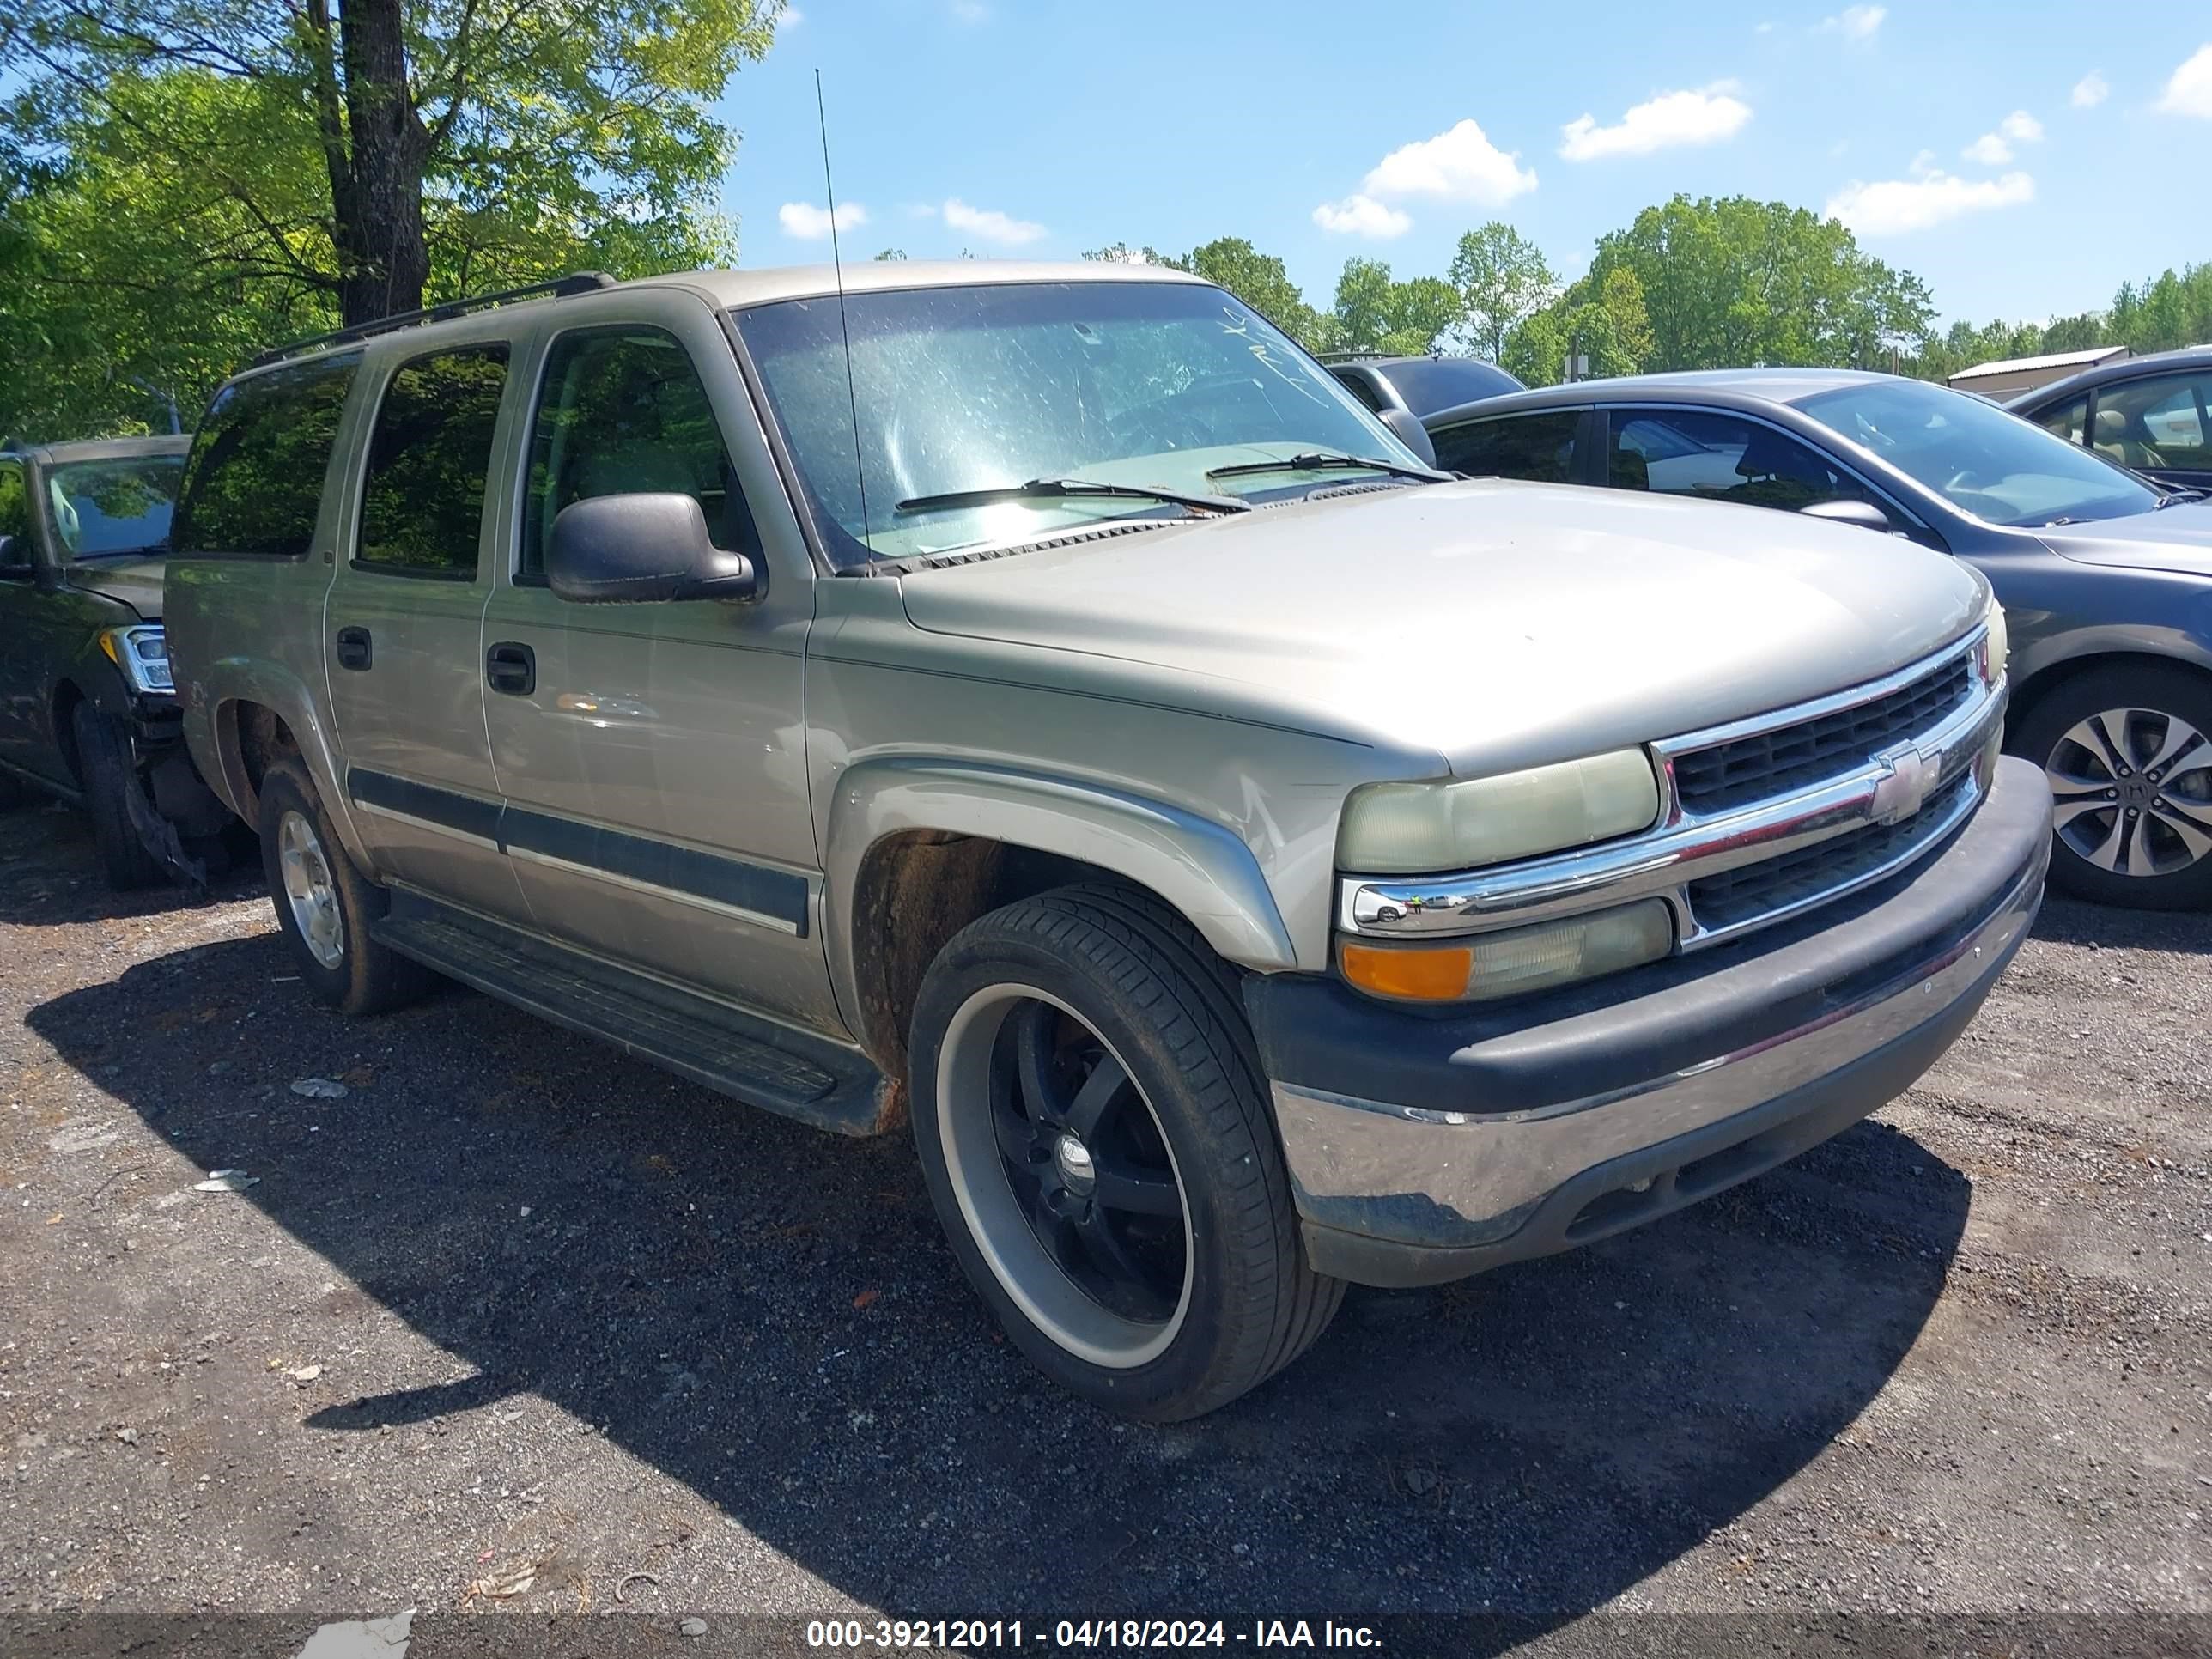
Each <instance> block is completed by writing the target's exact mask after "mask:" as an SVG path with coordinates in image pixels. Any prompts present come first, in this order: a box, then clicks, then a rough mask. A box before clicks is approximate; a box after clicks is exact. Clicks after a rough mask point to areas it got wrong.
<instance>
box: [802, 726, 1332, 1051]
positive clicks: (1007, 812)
mask: <svg viewBox="0 0 2212 1659" xmlns="http://www.w3.org/2000/svg"><path fill="white" fill-rule="evenodd" d="M835 792H836V793H834V795H833V796H832V797H831V799H830V802H829V809H828V811H827V814H826V817H827V820H828V825H827V831H826V833H825V835H824V836H823V850H824V857H823V875H824V879H823V891H822V921H823V927H822V932H823V945H824V948H825V949H826V951H827V952H828V956H829V978H830V984H831V988H832V990H833V992H834V993H835V994H836V999H837V1003H838V1006H839V1007H841V1008H842V1009H843V1010H844V1011H845V1013H846V1015H847V1017H848V1023H849V1022H852V1021H854V1020H856V1019H857V1018H858V1017H859V1015H860V1012H861V1010H860V981H859V975H858V972H857V969H856V963H855V951H854V932H853V930H854V920H855V919H854V915H853V914H852V906H853V900H854V895H855V893H856V892H857V890H858V889H859V885H860V872H861V869H862V867H863V866H864V865H865V864H866V860H867V856H868V854H869V852H870V851H871V849H872V848H875V847H876V846H877V845H878V843H879V842H882V841H883V840H884V838H885V837H886V836H896V835H900V834H902V833H906V832H909V831H914V830H931V831H937V832H939V833H942V834H945V835H951V836H975V837H979V838H981V839H984V840H988V841H995V842H1004V843H1006V845H1008V846H1012V847H1024V848H1030V849H1032V850H1034V851H1036V852H1040V853H1050V854H1058V855H1059V856H1060V857H1062V858H1069V859H1075V860H1080V861H1081V862H1083V863H1085V864H1092V865H1097V866H1100V867H1101V868H1103V869H1108V870H1112V871H1114V872H1116V873H1118V874H1120V875H1122V876H1125V877H1127V878H1128V879H1129V880H1131V881H1133V882H1135V883H1137V884H1139V885H1140V886H1143V887H1146V888H1148V889H1150V890H1152V892H1153V893H1155V894H1157V895H1158V896H1159V897H1160V898H1162V899H1163V900H1164V901H1165V902H1167V903H1169V904H1170V905H1171V906H1173V907H1174V908H1175V909H1176V913H1177V914H1178V915H1181V916H1182V918H1183V919H1184V920H1185V921H1188V922H1189V923H1190V925H1191V926H1192V927H1194V928H1195V929H1196V930H1197V931H1198V933H1199V934H1200V937H1201V938H1203V939H1205V940H1206V944H1207V945H1210V946H1212V949H1213V951H1215V953H1216V954H1217V955H1218V956H1220V957H1223V958H1224V959H1225V960H1226V961H1229V962H1232V963H1238V964H1239V965H1241V966H1243V967H1248V968H1254V969H1260V970H1261V971H1280V970H1284V969H1294V968H1296V967H1297V965H1298V962H1297V951H1296V949H1295V948H1294V947H1293V946H1292V945H1291V936H1290V931H1289V929H1288V928H1286V927H1285V926H1284V925H1283V918H1282V914H1281V912H1280V911H1279V909H1278V908H1277V907H1276V904H1275V895H1274V891H1273V889H1272V888H1270V887H1269V886H1268V885H1267V878H1266V877H1265V876H1264V875H1262V874H1261V870H1260V864H1259V860H1257V859H1255V857H1254V856H1253V854H1252V850H1251V848H1249V847H1247V846H1246V845H1245V844H1244V842H1243V841H1242V840H1240V839H1239V838H1238V837H1237V835H1236V834H1235V833H1234V832H1232V831H1231V830H1230V829H1227V828H1225V827H1224V826H1223V825H1221V824H1219V823H1212V822H1210V821H1208V820H1206V819H1205V818H1201V817H1198V816H1196V815H1195V814H1194V813H1191V812H1188V811H1184V810H1182V808H1179V807H1176V806H1170V805H1165V804H1164V803H1162V802H1159V801H1154V800H1148V799H1145V798H1143V797H1141V796H1138V795H1132V794H1127V793H1123V792H1122V791H1120V790H1117V789H1114V788H1111V787H1107V786H1105V785H1103V784H1097V783H1092V782H1087V781H1082V780H1079V779H1074V778H1067V777H1061V776H1056V775H1049V774H1041V773H1034V772H1026V771H1018V770H1016V769H1012V768H1007V767H1000V766H994V765H989V764H986V763H976V762H969V761H957V760H939V759H929V758H917V757H901V758H885V759H878V760H867V761H861V762H859V763H855V764H854V765H852V766H850V767H848V768H847V769H845V770H844V771H843V772H842V773H841V774H840V775H838V778H837V781H836V785H835ZM854 1029H855V1030H859V1029H860V1026H859V1025H858V1024H855V1025H854Z"/></svg>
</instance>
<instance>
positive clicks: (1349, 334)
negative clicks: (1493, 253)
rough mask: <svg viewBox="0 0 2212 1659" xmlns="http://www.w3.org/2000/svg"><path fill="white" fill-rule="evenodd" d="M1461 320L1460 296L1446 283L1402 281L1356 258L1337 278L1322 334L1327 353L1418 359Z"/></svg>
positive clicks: (1378, 265) (1437, 280)
mask: <svg viewBox="0 0 2212 1659" xmlns="http://www.w3.org/2000/svg"><path fill="white" fill-rule="evenodd" d="M1460 318H1461V310H1460V296H1459V292H1458V290H1457V289H1454V288H1453V287H1452V285H1451V284H1450V283H1447V282H1445V281H1444V280H1443V278H1441V277H1437V276H1415V277H1413V278H1411V279H1409V280H1407V281H1406V282H1399V281H1397V280H1395V279H1394V278H1393V277H1392V276H1391V275H1390V267H1389V265H1388V264H1384V263H1383V261H1382V260H1380V259H1363V258H1360V257H1359V256H1358V255H1357V254H1354V255H1353V256H1352V258H1349V259H1346V261H1345V262H1344V270H1342V271H1341V272H1340V274H1339V275H1338V276H1337V279H1336V300H1335V303H1334V305H1333V306H1332V307H1330V309H1329V313H1328V316H1327V317H1325V318H1323V319H1321V325H1320V329H1319V335H1320V338H1321V342H1322V345H1323V346H1324V347H1325V348H1326V349H1329V350H1334V351H1373V352H1381V353H1383V354H1384V355H1385V356H1419V355H1421V354H1423V353H1425V352H1430V351H1434V350H1435V349H1437V345H1438V343H1439V342H1441V341H1442V340H1443V337H1444V336H1445V335H1446V334H1447V333H1449V331H1451V330H1452V329H1453V328H1455V327H1456V326H1457V325H1458V324H1459V322H1460Z"/></svg>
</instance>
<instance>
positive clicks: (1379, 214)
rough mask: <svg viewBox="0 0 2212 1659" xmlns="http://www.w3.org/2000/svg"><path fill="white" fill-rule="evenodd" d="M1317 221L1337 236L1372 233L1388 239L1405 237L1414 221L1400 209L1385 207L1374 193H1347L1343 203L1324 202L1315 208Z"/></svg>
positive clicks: (1314, 219)
mask: <svg viewBox="0 0 2212 1659" xmlns="http://www.w3.org/2000/svg"><path fill="white" fill-rule="evenodd" d="M1313 222H1315V223H1316V224H1317V225H1319V226H1320V227H1321V228H1322V229H1323V230H1325V231H1328V233H1329V234H1331V235H1334V236H1371V237H1374V238H1376V239H1377V240H1383V241H1388V240H1389V239H1390V238H1391V237H1393V236H1403V235H1404V234H1406V233H1407V231H1409V230H1411V229H1412V228H1413V220H1412V218H1411V217H1409V216H1407V215H1406V214H1403V213H1401V212H1399V211H1398V210H1397V209H1396V208H1394V207H1385V206H1384V205H1383V204H1382V203H1380V202H1378V201H1376V199H1375V198H1374V197H1372V196H1347V197H1345V198H1344V199H1343V200H1342V201H1341V202H1323V203H1322V204H1321V205H1320V206H1319V207H1317V208H1316V209H1315V210H1313Z"/></svg>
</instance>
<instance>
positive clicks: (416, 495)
mask: <svg viewBox="0 0 2212 1659" xmlns="http://www.w3.org/2000/svg"><path fill="white" fill-rule="evenodd" d="M506 389H507V348H506V347H505V346H504V345H498V344H494V345H480V346H465V347H463V348H461V349H459V350H455V351H441V352H440V353H438V354H437V355H436V356H429V357H417V358H416V360H415V361H414V362H410V363H403V364H402V365H400V367H399V368H398V371H397V372H396V373H394V374H393V375H392V384H391V385H390V386H386V388H385V392H384V402H383V403H382V404H381V405H380V407H379V408H378V410H377V411H376V430H375V431H374V434H373V435H371V436H370V439H369V445H368V477H366V478H365V479H364V480H363V481H362V496H361V533H360V538H359V539H358V541H357V542H356V547H355V551H354V562H355V563H356V565H358V566H361V567H362V568H364V569H370V570H380V571H386V572H388V573H391V574H398V575H416V576H441V577H444V578H447V580H466V579H468V578H470V577H471V576H473V575H475V574H476V569H477V544H478V542H479V540H480V539H481V538H482V535H483V509H484V478H485V477H486V475H487V474H488V473H489V471H490V470H491V445H492V433H493V429H494V428H495V427H496V426H497V424H498V422H499V400H500V398H501V394H502V393H504V392H505V391H506Z"/></svg>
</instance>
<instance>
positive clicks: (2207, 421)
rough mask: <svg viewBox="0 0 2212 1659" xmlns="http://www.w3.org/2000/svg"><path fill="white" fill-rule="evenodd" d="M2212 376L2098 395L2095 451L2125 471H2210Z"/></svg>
mask: <svg viewBox="0 0 2212 1659" xmlns="http://www.w3.org/2000/svg"><path fill="white" fill-rule="evenodd" d="M2207 404H2212V373H2206V374H2166V375H2160V376H2159V377H2158V378H2157V379H2155V380H2130V381H2129V382H2128V383H2127V384H2126V385H2124V386H2106V387H2104V388H2103V389H2102V390H2101V391H2100V392H2098V393H2097V419H2096V449H2097V453H2099V454H2100V455H2102V456H2104V457H2105V458H2106V459H2108V460H2114V461H2118V463H2119V464H2120V465H2122V466H2149V467H2169V466H2172V467H2191V468H2197V467H2212V415H2208V410H2207V408H2206V405H2207Z"/></svg>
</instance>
